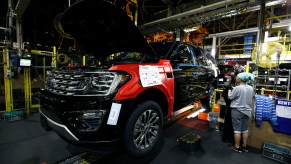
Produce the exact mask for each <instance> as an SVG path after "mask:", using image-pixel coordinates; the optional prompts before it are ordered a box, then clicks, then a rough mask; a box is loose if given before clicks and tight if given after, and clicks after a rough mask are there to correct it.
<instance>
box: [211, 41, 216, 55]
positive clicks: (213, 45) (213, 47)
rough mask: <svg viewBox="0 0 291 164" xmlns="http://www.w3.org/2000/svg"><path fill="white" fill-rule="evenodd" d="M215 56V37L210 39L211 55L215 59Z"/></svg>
mask: <svg viewBox="0 0 291 164" xmlns="http://www.w3.org/2000/svg"><path fill="white" fill-rule="evenodd" d="M215 54H216V36H214V37H213V38H212V48H211V55H212V56H213V58H214V59H215Z"/></svg>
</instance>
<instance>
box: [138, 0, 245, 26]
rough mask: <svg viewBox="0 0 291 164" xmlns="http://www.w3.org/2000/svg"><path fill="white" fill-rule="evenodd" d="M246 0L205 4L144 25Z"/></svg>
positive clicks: (229, 0) (227, 0)
mask: <svg viewBox="0 0 291 164" xmlns="http://www.w3.org/2000/svg"><path fill="white" fill-rule="evenodd" d="M244 1H245V0H225V1H221V2H218V3H214V4H211V5H208V6H203V7H200V8H197V9H193V10H190V11H186V12H183V13H180V14H176V15H173V16H170V17H167V18H163V19H159V20H156V21H153V22H149V23H145V24H143V26H148V25H153V24H156V23H162V22H167V21H171V20H176V19H178V18H182V17H186V16H189V15H194V14H198V13H202V12H206V11H210V10H214V9H216V8H220V7H224V6H227V5H228V4H231V3H239V2H244Z"/></svg>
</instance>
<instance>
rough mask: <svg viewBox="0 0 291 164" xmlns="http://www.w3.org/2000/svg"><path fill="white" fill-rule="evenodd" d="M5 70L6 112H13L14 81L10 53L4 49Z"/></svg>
mask: <svg viewBox="0 0 291 164" xmlns="http://www.w3.org/2000/svg"><path fill="white" fill-rule="evenodd" d="M3 63H4V64H3V68H4V88H5V106H6V110H5V111H6V112H10V111H13V92H12V79H11V68H10V63H9V51H8V49H3Z"/></svg>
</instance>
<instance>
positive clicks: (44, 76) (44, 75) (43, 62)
mask: <svg viewBox="0 0 291 164" xmlns="http://www.w3.org/2000/svg"><path fill="white" fill-rule="evenodd" d="M42 64H43V68H42V70H43V73H42V74H43V75H42V78H43V86H44V83H45V79H46V69H45V67H46V66H45V57H42Z"/></svg>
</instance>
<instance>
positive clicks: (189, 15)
mask: <svg viewBox="0 0 291 164" xmlns="http://www.w3.org/2000/svg"><path fill="white" fill-rule="evenodd" d="M235 2H236V3H238V2H242V3H238V4H236V5H232V6H228V7H225V5H226V4H235ZM265 2H266V7H270V6H274V5H279V4H284V3H286V1H285V0H275V1H274V0H266V1H265ZM215 9H217V10H215ZM244 9H246V11H242V10H244ZM259 9H260V1H257V2H253V3H248V2H245V1H240V0H236V1H235V0H234V1H230V0H225V1H222V2H218V3H214V4H211V5H208V6H204V7H200V8H197V9H193V10H190V11H187V12H184V13H180V14H176V15H173V16H170V17H167V18H163V19H159V20H156V21H153V22H149V23H145V24H143V25H140V26H139V29H140V30H141V32H143V33H144V34H148V33H153V32H156V31H158V27H159V26H161V27H163V28H164V29H165V30H167V31H171V30H173V29H175V28H181V27H187V26H189V24H187V22H189V21H187V20H188V19H191V20H192V22H193V21H199V19H200V18H207V19H205V20H203V21H202V23H205V22H209V21H213V20H218V19H221V18H226V17H230V16H235V15H239V14H242V13H247V12H252V11H257V10H259Z"/></svg>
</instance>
